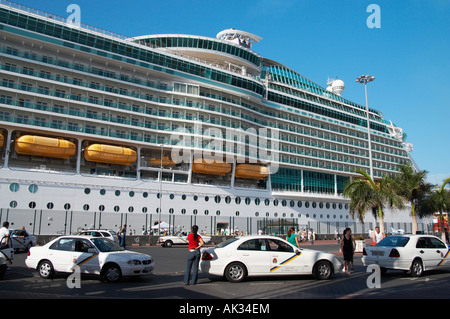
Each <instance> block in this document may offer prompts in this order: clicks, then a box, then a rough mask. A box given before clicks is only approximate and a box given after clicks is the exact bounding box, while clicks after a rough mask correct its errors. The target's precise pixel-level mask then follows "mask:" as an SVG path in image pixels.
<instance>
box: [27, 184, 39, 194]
mask: <svg viewBox="0 0 450 319" xmlns="http://www.w3.org/2000/svg"><path fill="white" fill-rule="evenodd" d="M28 190H29V191H30V193H36V192H37V190H38V187H37V185H36V184H31V185H30V186H28Z"/></svg>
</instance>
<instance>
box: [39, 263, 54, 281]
mask: <svg viewBox="0 0 450 319" xmlns="http://www.w3.org/2000/svg"><path fill="white" fill-rule="evenodd" d="M38 272H39V276H40V277H41V278H44V279H50V278H52V277H53V275H54V274H55V270H54V269H53V265H52V263H51V262H50V261H48V260H44V261H41V262H40V263H39V265H38Z"/></svg>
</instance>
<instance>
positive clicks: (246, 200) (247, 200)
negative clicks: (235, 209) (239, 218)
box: [245, 197, 252, 205]
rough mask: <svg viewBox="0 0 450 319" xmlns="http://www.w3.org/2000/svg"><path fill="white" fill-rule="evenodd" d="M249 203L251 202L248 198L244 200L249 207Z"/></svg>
mask: <svg viewBox="0 0 450 319" xmlns="http://www.w3.org/2000/svg"><path fill="white" fill-rule="evenodd" d="M251 202H252V200H251V199H250V198H249V197H246V198H245V204H247V205H250V203H251Z"/></svg>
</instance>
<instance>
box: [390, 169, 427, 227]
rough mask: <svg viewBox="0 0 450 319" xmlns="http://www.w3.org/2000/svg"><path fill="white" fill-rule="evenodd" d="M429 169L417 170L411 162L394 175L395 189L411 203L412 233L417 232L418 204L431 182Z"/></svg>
mask: <svg viewBox="0 0 450 319" xmlns="http://www.w3.org/2000/svg"><path fill="white" fill-rule="evenodd" d="M427 173H428V172H427V171H425V170H424V171H415V170H414V169H413V167H412V166H411V165H410V164H404V165H401V166H400V167H399V173H398V174H397V175H396V176H395V177H394V183H395V190H396V192H397V194H398V195H399V196H401V197H402V198H403V200H404V201H405V202H408V203H410V204H411V218H412V233H413V234H415V233H416V232H417V214H416V213H417V212H416V205H415V203H417V201H419V200H420V199H421V198H422V197H423V196H424V195H425V194H426V193H427V192H428V191H429V190H430V184H428V183H427V182H426V180H425V179H426V175H427Z"/></svg>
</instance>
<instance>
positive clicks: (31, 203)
mask: <svg viewBox="0 0 450 319" xmlns="http://www.w3.org/2000/svg"><path fill="white" fill-rule="evenodd" d="M28 207H30V208H35V207H36V203H35V202H30V203H29V204H28Z"/></svg>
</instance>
